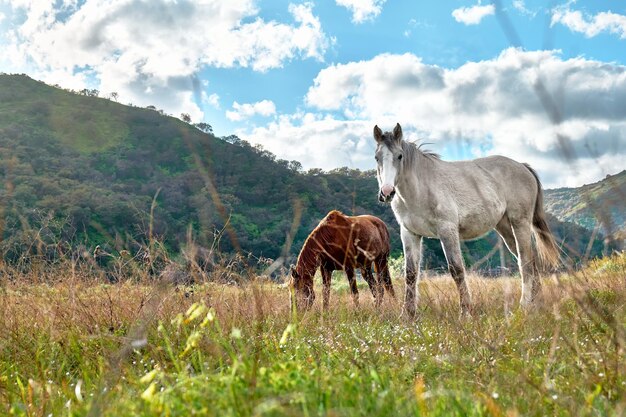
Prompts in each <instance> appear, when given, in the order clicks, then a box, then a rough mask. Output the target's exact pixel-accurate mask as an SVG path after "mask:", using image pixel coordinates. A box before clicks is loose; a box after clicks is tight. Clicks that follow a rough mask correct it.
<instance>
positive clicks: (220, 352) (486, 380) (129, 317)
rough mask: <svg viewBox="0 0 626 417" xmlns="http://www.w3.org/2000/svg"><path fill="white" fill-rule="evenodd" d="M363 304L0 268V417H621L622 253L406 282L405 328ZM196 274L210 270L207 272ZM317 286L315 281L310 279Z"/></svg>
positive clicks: (68, 267)
mask: <svg viewBox="0 0 626 417" xmlns="http://www.w3.org/2000/svg"><path fill="white" fill-rule="evenodd" d="M395 275H396V276H395V277H394V278H395V279H394V284H395V286H396V291H397V292H398V300H397V301H393V300H389V299H387V300H386V301H385V302H384V303H383V305H382V306H381V308H380V309H376V308H375V306H374V304H373V302H372V297H371V294H370V293H369V291H368V289H367V287H366V286H363V285H362V284H363V283H362V282H360V294H361V296H360V306H359V307H358V308H355V307H354V306H353V304H352V302H351V299H350V296H349V294H348V291H347V285H346V280H345V278H344V277H343V276H342V275H341V274H338V275H336V276H335V278H334V279H333V291H332V293H331V305H330V309H329V311H327V312H323V311H322V310H321V302H320V298H321V297H319V294H320V289H319V288H317V293H318V299H317V300H316V303H315V305H314V307H313V308H312V310H310V311H308V312H305V313H303V314H297V313H296V312H295V311H291V310H290V307H289V290H288V288H286V287H285V286H281V285H278V284H277V283H276V282H273V281H270V280H269V279H267V278H264V277H262V276H260V277H257V276H246V277H242V278H245V279H242V280H241V281H242V283H240V284H237V285H233V284H231V285H228V284H221V283H215V282H203V283H197V284H195V285H193V286H174V285H171V284H167V283H164V282H160V281H159V280H155V279H153V278H151V277H150V276H149V275H148V274H147V273H145V272H144V271H141V270H135V271H133V272H131V273H129V274H128V276H127V277H126V279H125V280H122V282H119V283H116V284H103V283H102V282H103V278H102V274H101V271H99V270H98V269H97V268H96V267H94V266H93V265H91V266H90V265H80V264H76V263H71V262H61V263H60V264H58V265H55V266H50V265H47V266H45V265H44V266H37V265H32V266H31V267H29V268H25V269H23V270H16V269H11V268H9V267H7V266H4V267H2V279H1V280H0V282H1V283H2V285H1V287H0V415H18V416H97V415H104V416H127V415H145V416H148V415H149V416H153V415H157V416H188V415H209V416H526V415H527V416H545V415H550V416H552V415H554V416H619V415H624V414H625V413H626V396H625V395H624V394H625V393H626V359H625V352H624V346H625V342H626V332H625V330H626V311H625V309H624V307H625V304H626V302H625V301H626V280H625V279H624V277H626V256H624V255H621V256H614V257H612V258H608V259H604V260H599V261H593V262H591V263H589V265H588V266H587V267H586V268H585V269H583V270H581V271H578V272H571V273H568V274H559V275H552V276H549V277H546V278H544V279H543V304H542V306H541V307H539V308H536V309H534V310H533V311H523V310H521V309H520V308H519V303H518V300H519V295H520V282H519V278H517V277H506V278H500V279H485V278H480V277H477V276H472V277H471V278H470V280H469V283H470V288H471V291H472V294H473V299H474V308H473V313H472V316H471V317H460V316H459V308H458V299H457V297H458V295H457V294H458V292H457V290H456V288H455V286H454V284H453V282H452V280H451V279H450V277H449V276H443V277H430V278H426V279H423V280H422V281H421V283H420V284H419V289H420V300H419V308H418V311H419V314H418V318H417V319H416V320H409V319H408V318H407V317H406V316H404V315H402V309H401V303H400V300H401V298H402V296H403V291H404V286H403V283H402V281H401V280H400V276H398V273H397V271H396V274H395ZM208 278H209V280H210V276H209V277H208ZM317 282H318V284H319V279H318V281H317Z"/></svg>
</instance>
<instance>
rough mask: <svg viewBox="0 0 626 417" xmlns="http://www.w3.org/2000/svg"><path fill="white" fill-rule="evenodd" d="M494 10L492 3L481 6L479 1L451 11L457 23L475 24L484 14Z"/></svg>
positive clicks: (489, 13) (486, 14)
mask: <svg viewBox="0 0 626 417" xmlns="http://www.w3.org/2000/svg"><path fill="white" fill-rule="evenodd" d="M495 12H496V9H495V7H494V6H493V4H488V5H486V6H481V5H480V3H478V4H477V5H474V6H471V7H460V8H458V9H455V10H453V11H452V17H454V20H456V21H457V22H459V23H463V24H466V25H477V24H479V23H480V21H481V20H483V18H484V17H485V16H489V15H492V14H494V13H495Z"/></svg>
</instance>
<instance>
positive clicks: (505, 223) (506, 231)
mask: <svg viewBox="0 0 626 417" xmlns="http://www.w3.org/2000/svg"><path fill="white" fill-rule="evenodd" d="M496 231H497V232H498V234H499V235H500V237H501V238H502V240H504V244H505V245H506V247H507V249H508V250H509V252H511V255H513V257H514V258H515V259H517V256H518V254H517V244H516V243H515V234H513V228H512V227H511V222H509V219H508V218H507V216H506V215H505V216H504V217H503V218H502V220H500V223H498V224H497V226H496Z"/></svg>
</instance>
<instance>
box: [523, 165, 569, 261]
mask: <svg viewBox="0 0 626 417" xmlns="http://www.w3.org/2000/svg"><path fill="white" fill-rule="evenodd" d="M524 165H525V166H526V168H528V170H529V171H530V172H531V173H532V174H533V176H534V177H535V180H536V181H537V199H536V200H535V211H534V212H533V231H534V232H535V237H536V239H535V241H536V242H537V254H538V255H539V259H540V260H541V263H542V264H543V265H546V266H551V267H553V268H557V267H558V266H559V265H560V264H561V260H560V257H559V253H560V251H559V247H558V245H557V244H556V241H555V240H554V235H553V234H552V231H550V226H548V222H547V221H546V212H545V211H544V209H543V187H542V186H541V181H539V176H538V175H537V173H536V172H535V170H534V169H532V168H531V167H530V165H528V164H524Z"/></svg>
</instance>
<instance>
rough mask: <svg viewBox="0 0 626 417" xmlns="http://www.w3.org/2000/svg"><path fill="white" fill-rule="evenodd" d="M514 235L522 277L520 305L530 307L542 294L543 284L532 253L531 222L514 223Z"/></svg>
mask: <svg viewBox="0 0 626 417" xmlns="http://www.w3.org/2000/svg"><path fill="white" fill-rule="evenodd" d="M513 233H514V235H515V243H516V244H517V253H518V256H517V265H518V266H519V271H520V275H521V276H522V298H521V300H520V303H521V304H522V306H523V307H528V306H529V305H530V304H531V303H533V302H534V301H535V300H537V298H538V296H539V293H540V292H541V282H540V281H539V276H538V275H537V271H536V270H535V258H534V254H533V251H532V243H531V241H532V239H531V236H532V226H531V222H530V220H520V221H518V222H513Z"/></svg>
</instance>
